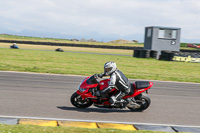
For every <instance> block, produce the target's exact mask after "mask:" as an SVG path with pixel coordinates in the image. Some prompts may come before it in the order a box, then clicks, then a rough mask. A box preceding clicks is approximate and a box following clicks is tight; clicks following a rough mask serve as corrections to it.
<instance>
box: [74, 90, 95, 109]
mask: <svg viewBox="0 0 200 133" xmlns="http://www.w3.org/2000/svg"><path fill="white" fill-rule="evenodd" d="M70 101H71V103H72V105H74V106H75V107H77V108H87V107H89V106H91V105H92V104H93V102H92V101H90V100H82V97H81V96H80V95H79V94H77V93H76V92H75V93H74V94H72V96H71V99H70Z"/></svg>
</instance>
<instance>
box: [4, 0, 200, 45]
mask: <svg viewBox="0 0 200 133" xmlns="http://www.w3.org/2000/svg"><path fill="white" fill-rule="evenodd" d="M147 26H165V27H178V28H181V42H196V43H200V0H0V34H3V33H5V34H14V35H23V36H37V37H53V38H66V39H72V38H77V39H81V38H85V39H91V38H93V39H95V40H98V41H104V42H107V41H111V40H116V39H126V40H139V42H144V28H145V27H147Z"/></svg>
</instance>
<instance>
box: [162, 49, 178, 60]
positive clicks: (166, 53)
mask: <svg viewBox="0 0 200 133" xmlns="http://www.w3.org/2000/svg"><path fill="white" fill-rule="evenodd" d="M174 54H175V52H172V51H167V50H163V51H161V60H165V61H172V59H173V57H174Z"/></svg>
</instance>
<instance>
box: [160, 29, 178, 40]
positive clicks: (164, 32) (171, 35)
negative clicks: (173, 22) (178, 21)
mask: <svg viewBox="0 0 200 133" xmlns="http://www.w3.org/2000/svg"><path fill="white" fill-rule="evenodd" d="M176 34H177V30H169V29H159V32H158V38H161V39H176Z"/></svg>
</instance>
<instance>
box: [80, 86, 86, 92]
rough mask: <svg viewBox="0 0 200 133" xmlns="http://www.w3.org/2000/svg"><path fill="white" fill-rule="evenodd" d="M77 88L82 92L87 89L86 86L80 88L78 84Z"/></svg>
mask: <svg viewBox="0 0 200 133" xmlns="http://www.w3.org/2000/svg"><path fill="white" fill-rule="evenodd" d="M78 89H79V91H80V92H84V91H85V90H87V88H81V87H80V86H79V88H78Z"/></svg>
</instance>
